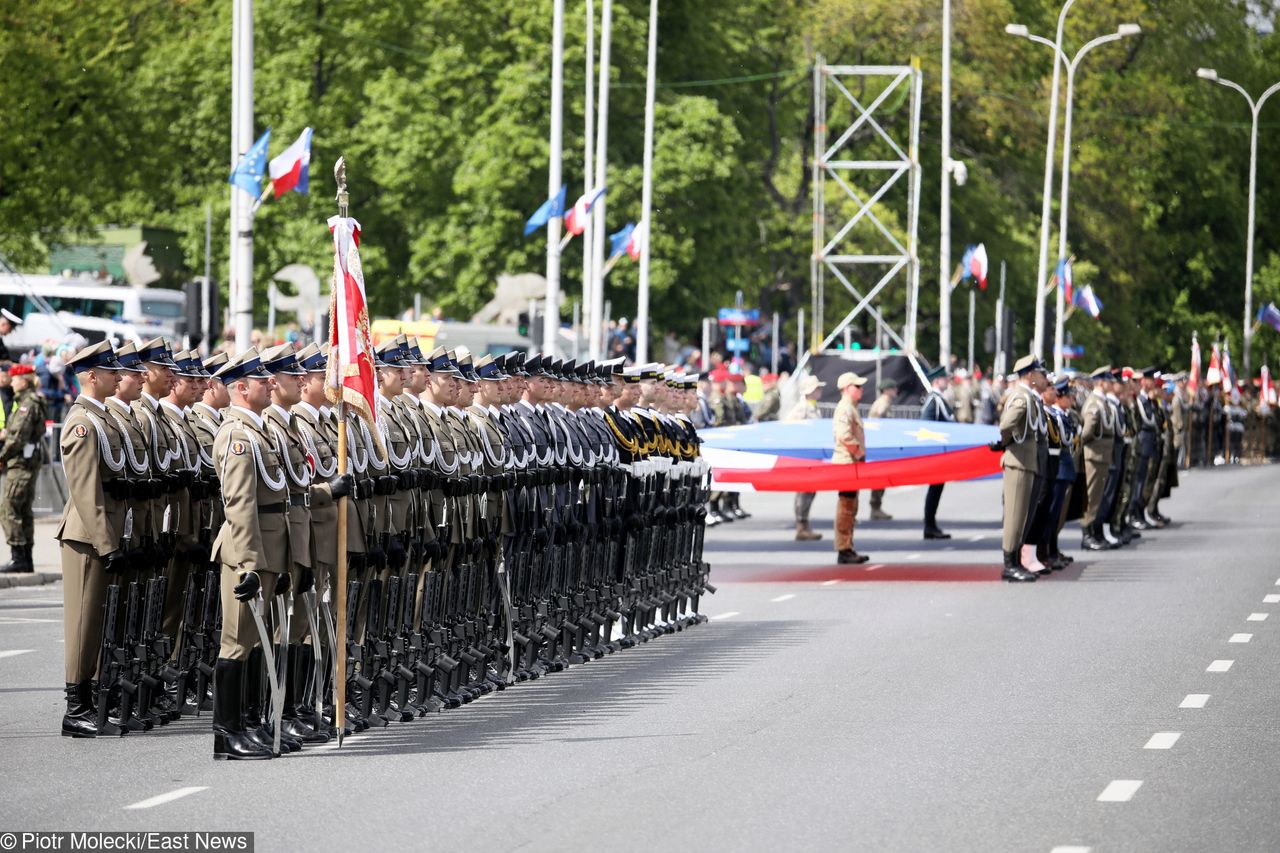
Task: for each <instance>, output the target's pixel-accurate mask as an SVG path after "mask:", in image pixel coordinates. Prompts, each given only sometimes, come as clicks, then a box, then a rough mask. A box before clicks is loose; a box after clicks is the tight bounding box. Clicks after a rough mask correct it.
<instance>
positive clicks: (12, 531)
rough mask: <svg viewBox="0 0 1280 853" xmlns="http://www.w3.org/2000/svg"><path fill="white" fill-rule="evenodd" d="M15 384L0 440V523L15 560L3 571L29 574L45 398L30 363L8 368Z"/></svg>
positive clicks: (2, 568) (41, 449)
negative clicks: (0, 475) (0, 489)
mask: <svg viewBox="0 0 1280 853" xmlns="http://www.w3.org/2000/svg"><path fill="white" fill-rule="evenodd" d="M9 376H10V377H11V379H12V387H13V407H12V409H11V411H10V414H9V416H8V418H7V419H6V420H5V423H4V432H3V438H2V439H0V471H3V472H4V498H3V503H0V524H2V525H3V526H4V538H5V541H6V542H8V543H9V553H10V554H11V556H12V559H11V561H10V562H9V563H7V564H6V565H4V566H3V567H0V572H15V573H30V572H34V571H35V565H34V564H33V563H32V560H31V545H32V542H33V538H34V529H33V525H34V522H35V520H34V518H33V517H32V515H31V503H32V501H33V500H34V499H35V494H36V477H37V476H39V474H40V466H41V465H42V464H44V421H45V416H46V411H47V410H46V407H45V402H44V398H43V397H41V396H40V395H39V394H38V393H37V391H36V381H37V380H36V375H35V371H34V370H33V369H32V368H31V366H30V365H27V364H15V365H14V366H13V367H12V368H10V370H9Z"/></svg>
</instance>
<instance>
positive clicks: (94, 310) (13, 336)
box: [0, 274, 186, 353]
mask: <svg viewBox="0 0 1280 853" xmlns="http://www.w3.org/2000/svg"><path fill="white" fill-rule="evenodd" d="M37 296H38V297H40V299H41V300H43V301H44V302H45V304H47V305H48V307H49V308H51V309H52V310H53V311H54V315H53V316H49V315H48V314H46V313H44V311H43V309H42V308H41V306H40V304H39V301H38V300H37V299H36V298H35V297H37ZM0 308H6V309H8V310H9V311H12V312H13V313H14V314H17V315H18V316H19V317H21V318H22V319H23V323H22V325H21V326H19V327H18V328H16V329H14V330H13V331H12V332H11V333H9V334H8V335H6V336H5V343H6V344H7V345H8V347H9V349H10V351H11V352H14V353H18V352H24V351H26V350H30V349H32V348H34V347H38V346H40V345H41V344H43V343H44V342H45V341H48V340H63V339H65V338H66V337H67V336H68V335H69V334H71V333H75V334H79V335H82V336H83V337H84V338H85V339H87V340H88V341H89V342H90V343H96V342H97V341H100V340H103V339H104V338H108V337H110V338H112V339H113V340H115V341H116V342H117V343H123V342H124V341H129V340H132V341H144V340H147V339H149V338H154V337H156V336H164V337H167V338H171V339H172V338H174V337H176V324H177V322H178V320H181V319H182V318H183V317H185V315H186V297H185V296H184V295H183V293H182V291H181V290H166V289H163V288H153V287H132V286H130V285H127V284H103V283H101V282H100V281H98V280H97V279H93V278H89V277H79V278H71V277H64V276H57V275H23V274H18V275H12V274H8V275H3V274H0Z"/></svg>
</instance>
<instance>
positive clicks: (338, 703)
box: [329, 157, 349, 748]
mask: <svg viewBox="0 0 1280 853" xmlns="http://www.w3.org/2000/svg"><path fill="white" fill-rule="evenodd" d="M333 174H334V177H335V178H337V181H338V196H337V201H338V215H339V216H343V217H345V216H347V215H348V214H347V209H348V200H349V197H348V195H347V168H346V162H345V160H344V158H342V157H339V158H338V162H337V163H336V164H335V165H334V169H333ZM334 274H335V275H337V272H336V269H335V273H334ZM333 286H334V288H335V292H336V288H337V286H338V282H337V281H336V280H335V281H334V282H333ZM329 322H330V323H331V324H332V323H333V320H332V318H330V321H329ZM331 329H332V326H331ZM329 357H330V358H337V359H338V376H339V377H343V376H345V375H346V372H345V369H344V365H343V364H342V357H343V352H342V348H341V347H340V346H338V341H336V340H333V337H332V333H331V335H330V341H329ZM337 413H338V476H339V477H341V476H343V475H345V474H346V473H347V401H346V396H345V394H343V393H342V389H341V388H340V389H339V393H338V400H337ZM347 502H348V499H347V497H346V496H345V495H344V496H343V497H340V498H338V561H337V567H336V570H335V572H334V581H333V583H334V590H333V601H334V611H335V612H334V623H335V624H336V626H337V629H338V630H337V632H336V633H337V640H336V641H335V645H336V646H337V648H336V649H335V652H334V655H333V667H334V673H333V724H334V727H335V728H336V729H337V732H338V747H339V748H341V747H342V732H343V729H344V728H346V725H347V513H348V511H349V510H348V504H347Z"/></svg>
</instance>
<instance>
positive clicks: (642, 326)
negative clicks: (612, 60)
mask: <svg viewBox="0 0 1280 853" xmlns="http://www.w3.org/2000/svg"><path fill="white" fill-rule="evenodd" d="M657 79H658V0H649V71H648V74H647V75H646V76H645V84H644V184H643V186H642V188H641V190H640V224H639V225H638V226H637V227H638V228H642V229H644V231H643V233H641V235H640V284H639V287H638V289H637V291H636V324H635V334H636V362H637V363H639V364H646V363H647V362H648V361H649V243H650V242H651V238H652V237H653V209H652V208H653V111H654V89H655V87H656V85H657Z"/></svg>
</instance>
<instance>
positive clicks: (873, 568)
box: [866, 563, 884, 572]
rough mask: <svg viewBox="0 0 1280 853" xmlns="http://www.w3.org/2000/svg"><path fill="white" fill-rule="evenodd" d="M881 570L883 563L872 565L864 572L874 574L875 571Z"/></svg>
mask: <svg viewBox="0 0 1280 853" xmlns="http://www.w3.org/2000/svg"><path fill="white" fill-rule="evenodd" d="M883 568H884V563H872V564H871V565H869V566H867V568H866V570H867V571H868V572H874V571H875V570H876V569H883Z"/></svg>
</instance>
